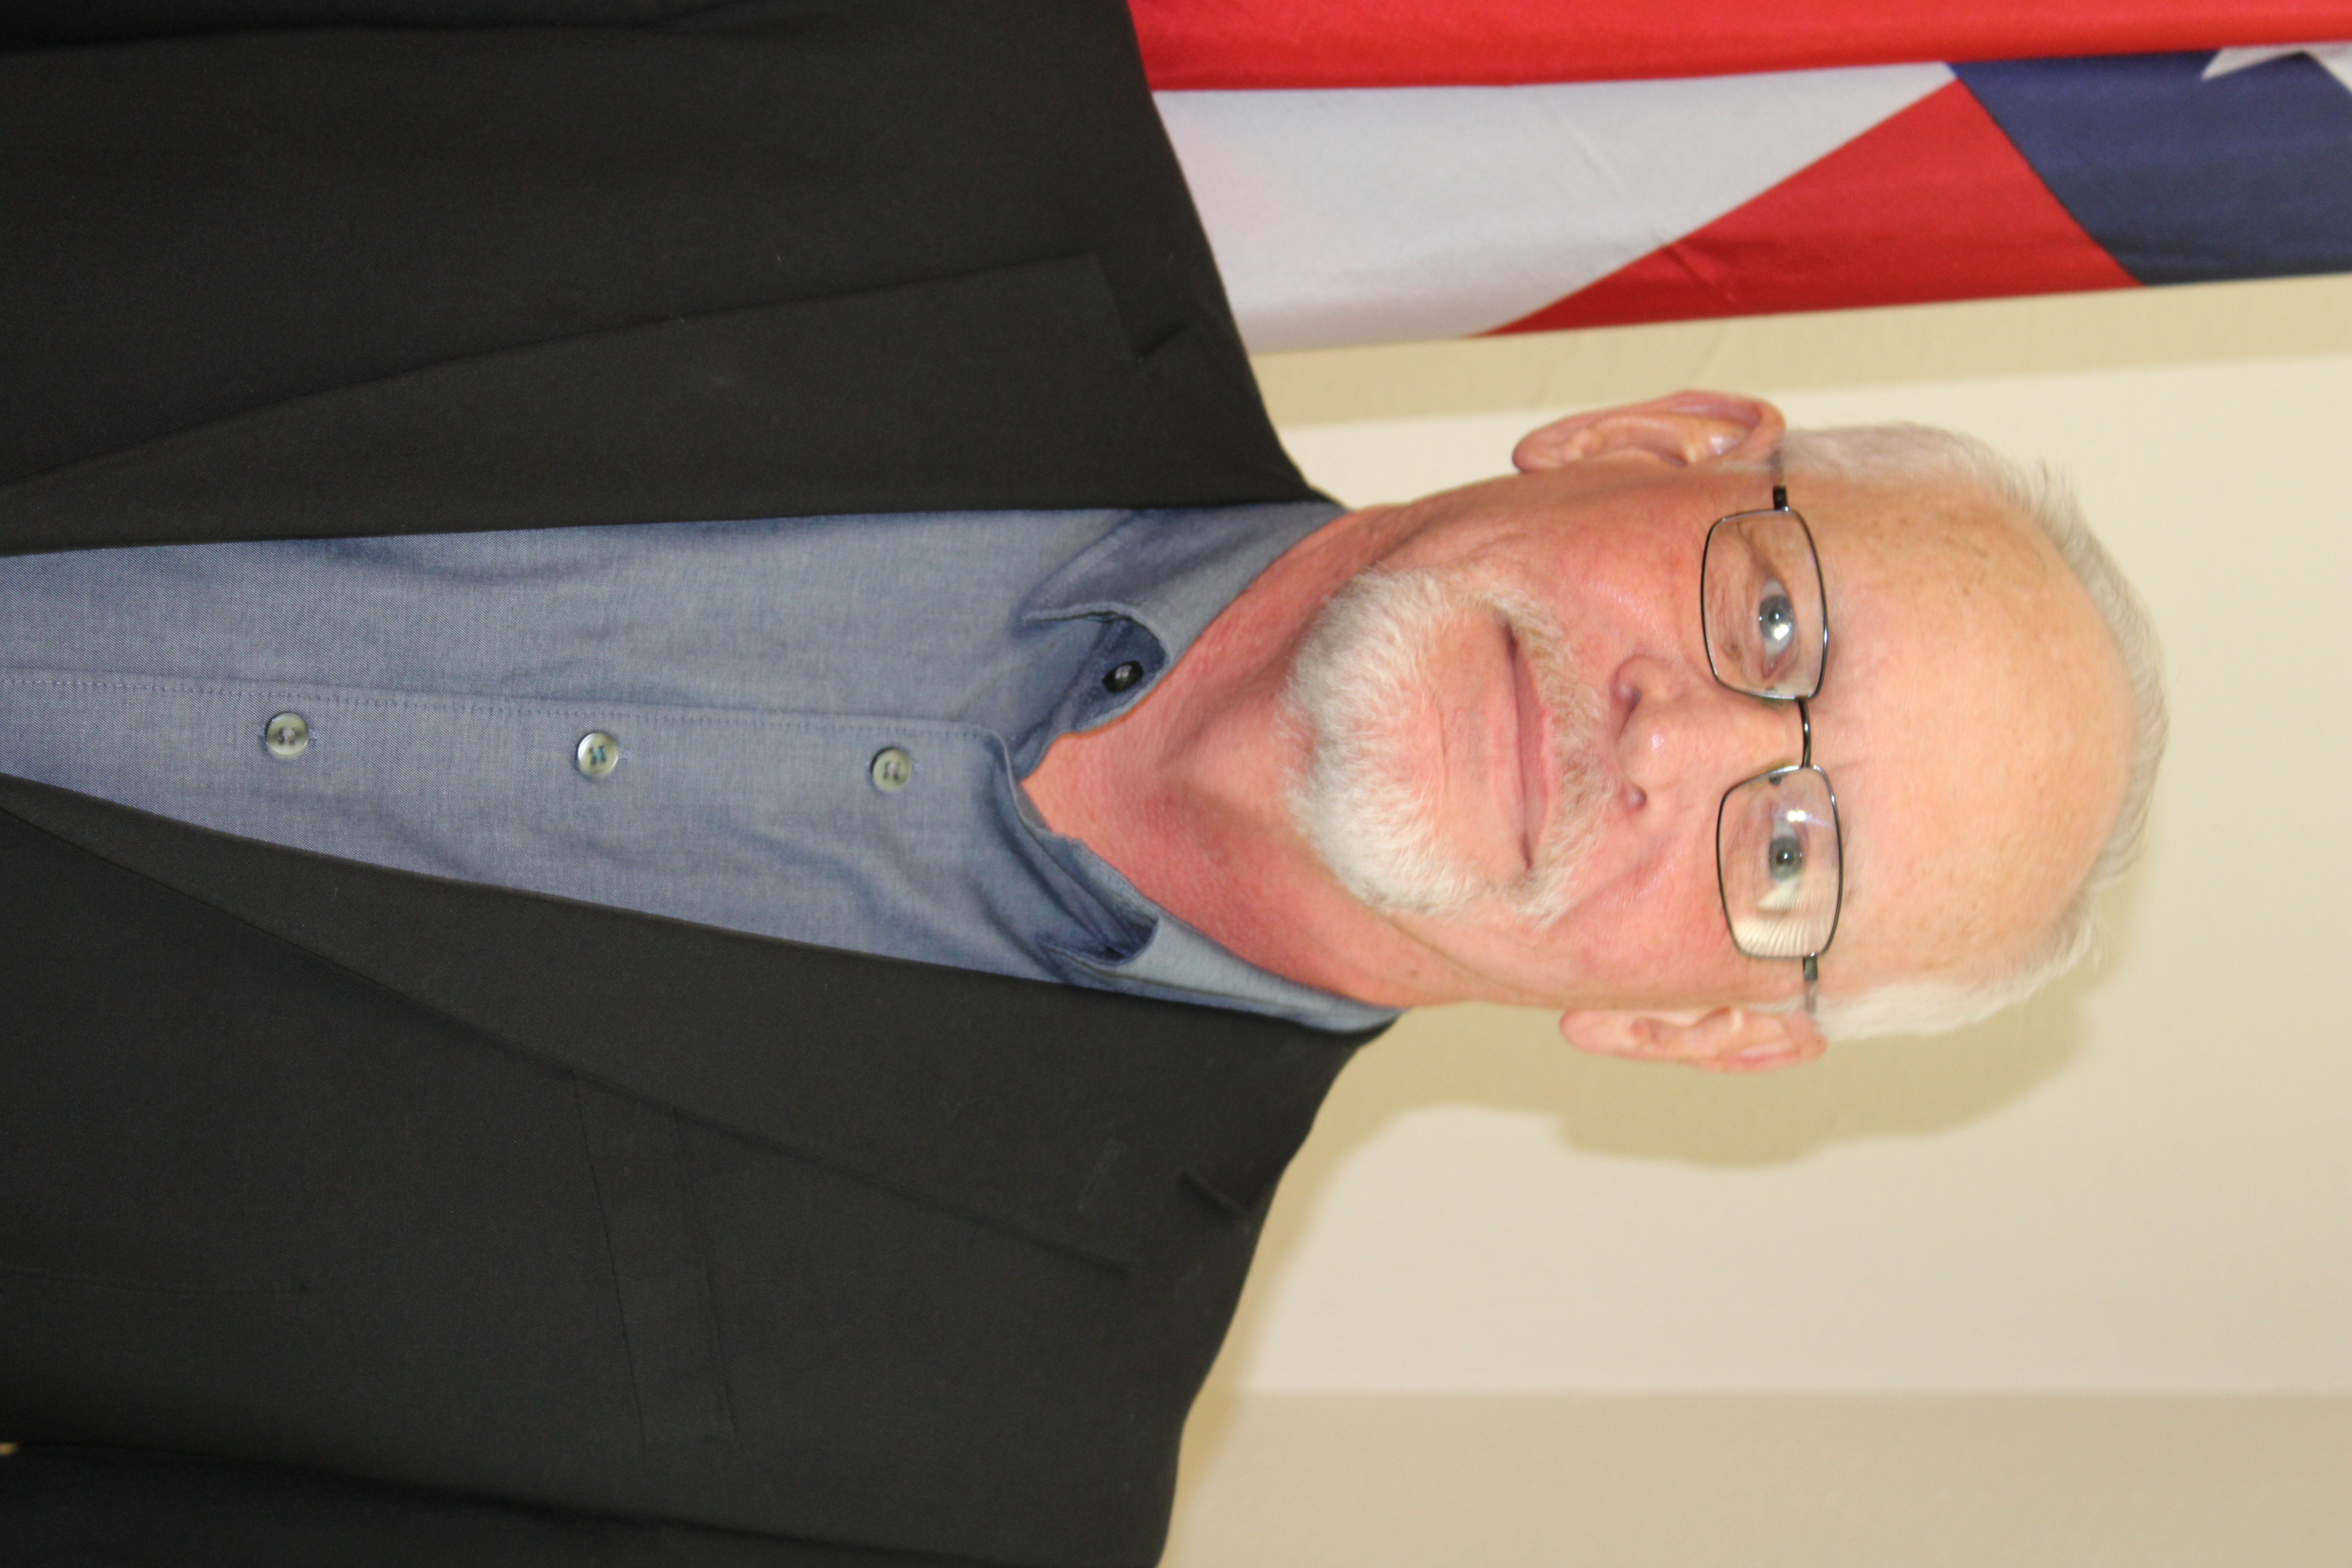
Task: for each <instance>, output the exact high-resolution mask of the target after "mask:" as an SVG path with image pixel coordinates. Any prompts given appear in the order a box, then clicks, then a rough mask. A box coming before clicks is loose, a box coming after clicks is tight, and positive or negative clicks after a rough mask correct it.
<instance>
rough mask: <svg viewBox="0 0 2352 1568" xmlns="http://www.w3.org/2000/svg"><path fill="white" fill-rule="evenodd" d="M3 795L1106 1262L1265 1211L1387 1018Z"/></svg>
mask: <svg viewBox="0 0 2352 1568" xmlns="http://www.w3.org/2000/svg"><path fill="white" fill-rule="evenodd" d="M0 811H5V813H7V814H8V815H10V816H14V817H16V818H17V819H19V820H20V821H21V822H23V823H25V824H27V825H29V826H33V827H36V828H38V829H39V830H41V831H43V832H46V833H48V834H50V835H53V836H54V837H58V838H60V839H63V840H65V841H66V842H68V843H69V844H72V845H73V846H75V847H78V848H79V849H81V850H82V851H84V852H86V853H88V854H91V855H94V856H97V857H99V858H101V859H103V860H106V861H108V862H110V863H112V864H114V865H116V866H120V867H122V868H127V869H129V870H131V871H134V872H137V873H138V874H140V875H142V876H144V877H147V878H149V879H152V880H153V881H155V882H158V883H161V884H163V886H164V887H166V888H169V889H173V890H174V891H175V892H176V893H179V894H181V895H184V896H186V897H189V898H192V899H194V900H198V901H200V902H202V903H205V904H206V905H209V906H211V907H212V908H214V909H215V910H219V911H221V912H222V913H224V914H226V915H227V916H230V917H233V918H235V919H236V920H239V921H245V922H247V923H248V924H250V925H253V926H255V927H257V928H259V929H260V930H262V931H267V932H268V933H270V934H271V935H273V936H276V937H278V938H279V939H281V940H283V941H285V942H289V943H291V944H292V945H294V946H296V947H298V948H300V949H302V950H304V951H305V952H310V953H311V954H314V955H315V956H317V957H319V958H320V959H323V960H325V961H327V962H328V963H332V964H334V965H336V966H337V967H339V968H341V969H342V970H345V971H347V972H349V973H352V974H355V975H358V976H361V977H362V978H364V979H366V980H368V981H371V982H373V983H374V984H379V985H382V986H384V987H387V988H389V989H391V990H393V991H394V992H396V993H398V994H401V995H403V996H405V997H407V998H409V999H411V1000H412V1001H414V1002H415V1003H417V1004H419V1005H423V1006H425V1007H428V1008H431V1009H432V1010H434V1011H435V1012H436V1013H439V1014H442V1015H444V1016H447V1017H450V1018H453V1019H456V1020H457V1021H459V1022H461V1023H464V1024H466V1025H467V1026H471V1027H473V1028H476V1029H478V1030H480V1031H481V1032H482V1033H483V1034H484V1035H486V1036H488V1037H492V1038H494V1039H496V1040H497V1041H499V1042H501V1043H503V1044H504V1045H506V1046H509V1047H513V1048H515V1049H519V1050H521V1051H524V1052H527V1053H529V1054H530V1055H532V1056H534V1057H537V1058H541V1059H542V1060H545V1061H548V1062H551V1063H553V1064H556V1065H558V1066H561V1067H562V1068H567V1069H569V1070H572V1071H574V1072H578V1073H580V1074H582V1075H583V1076H585V1077H586V1078H588V1079H592V1080H593V1081H595V1082H597V1083H600V1084H604V1085H606V1086H609V1087H611V1088H613V1089H619V1090H621V1091H623V1092H625V1093H627V1094H630V1095H634V1096H637V1097H639V1098H642V1099H646V1100H652V1101H655V1102H656V1103H659V1104H662V1105H666V1106H669V1107H672V1108H675V1109H677V1110H680V1111H682V1112H684V1113H685V1114H688V1115H689V1116H693V1117H697V1118H699V1119H701V1120H704V1121H709V1122H711V1123H713V1124H715V1125H718V1126H721V1127H725V1128H728V1129H730V1130H733V1131H740V1132H743V1133H747V1134H749V1135H751V1136H754V1137H758V1138H761V1139H763V1140H765V1141H767V1142H771V1143H773V1144H776V1145H779V1146H781V1147H782V1148H784V1149H787V1150H789V1151H791V1152H793V1153H795V1154H798V1155H800V1156H802V1157H803V1158H806V1159H810V1160H813V1161H815V1162H818V1163H822V1164H824V1165H827V1166H829V1167H832V1168H834V1169H836V1170H840V1171H843V1172H845V1173H851V1174H854V1175H856V1176H859V1177H862V1178H864V1179H866V1180H867V1181H870V1182H874V1183H876V1184H880V1185H883V1186H887V1187H889V1188H892V1189H893V1190H896V1191H898V1192H901V1193H904V1194H908V1195H911V1196H915V1197H919V1198H921V1199H924V1200H926V1201H929V1202H932V1203H936V1204H939V1205H943V1206H946V1207H949V1208H952V1209H956V1210H959V1211H961V1212H963V1213H966V1214H969V1215H976V1216H979V1217H981V1218H984V1219H986V1220H989V1221H991V1222H992V1223H995V1224H998V1225H1001V1226H1005V1227H1006V1228H1008V1229H1011V1230H1013V1231H1017V1232H1019V1233H1021V1234H1023V1235H1024V1236H1027V1237H1032V1238H1033V1239H1035V1240H1039V1241H1042V1242H1045V1243H1047V1244H1048V1245H1051V1246H1054V1247H1058V1248H1061V1249H1063V1250H1066V1251H1068V1252H1073V1253H1076V1254H1078V1255H1080V1256H1082V1257H1085V1258H1090V1259H1093V1260H1095V1261H1097V1262H1100V1263H1103V1264H1107V1265H1110V1266H1113V1267H1127V1266H1129V1265H1132V1264H1133V1263H1135V1262H1137V1261H1138V1260H1139V1258H1141V1257H1142V1256H1143V1255H1144V1254H1145V1253H1146V1252H1147V1250H1148V1249H1149V1246H1150V1236H1151V1233H1152V1232H1153V1230H1154V1229H1155V1228H1156V1226H1157V1225H1158V1224H1159V1223H1160V1215H1161V1214H1162V1212H1163V1211H1164V1209H1165V1206H1166V1205H1168V1204H1169V1203H1171V1202H1176V1201H1181V1198H1180V1195H1179V1194H1180V1189H1182V1190H1189V1191H1190V1192H1192V1194H1194V1195H1195V1196H1196V1197H1199V1198H1203V1199H1206V1200H1207V1201H1209V1202H1211V1203H1212V1204H1213V1205H1217V1206H1219V1207H1222V1208H1226V1209H1229V1210H1234V1211H1246V1210H1248V1209H1250V1208H1253V1207H1255V1205H1256V1204H1257V1203H1258V1202H1259V1201H1260V1200H1261V1199H1262V1198H1263V1197H1264V1196H1265V1194H1266V1192H1267V1191H1268V1190H1270V1188H1271V1187H1272V1185H1273V1184H1274V1182H1275V1180H1276V1178H1277V1177H1278V1176H1279V1175H1280V1173H1281V1171H1282V1169H1283V1167H1284V1166H1285V1165H1286V1163H1288V1161H1289V1159H1290V1156H1291V1155H1292V1153H1294V1152H1296V1151H1297V1146H1298V1144H1299V1142H1301V1141H1303V1140H1304V1138H1305V1137H1306V1134H1307V1129H1308V1127H1309V1126H1310V1124H1311V1123H1312V1121H1313V1119H1314V1114H1315V1110H1316V1107H1317V1106H1318V1104H1319V1103H1320V1102H1321V1100H1322V1098H1323V1095H1324V1092H1325V1091H1326V1090H1327V1089H1328V1087H1329V1083H1330V1079H1331V1078H1332V1077H1333V1076H1334V1075H1335V1074H1336V1073H1337V1072H1338V1071H1339V1068H1340V1066H1341V1065H1342V1064H1343V1063H1344V1062H1345V1061H1346V1059H1347V1058H1348V1057H1349V1055H1350V1054H1351V1053H1352V1052H1353V1050H1354V1048H1355V1047H1357V1046H1358V1045H1360V1044H1361V1043H1362V1042H1363V1041H1364V1040H1365V1039H1367V1038H1369V1037H1370V1036H1369V1035H1357V1036H1330V1035H1322V1034H1318V1033H1316V1032H1315V1031H1311V1030H1307V1029H1303V1028H1300V1027H1298V1026H1295V1025H1287V1024H1283V1023H1279V1022H1276V1021H1275V1020H1272V1019H1267V1018H1262V1017H1258V1016H1252V1015H1247V1014H1242V1013H1236V1012H1232V1011H1230V1010H1227V1009H1223V1008H1212V1007H1189V1006H1181V1005H1173V1004H1168V1003H1159V1002H1149V1001H1143V1000H1139V999H1137V998H1132V997H1126V996H1119V995H1115V994H1108V993H1102V992H1093V991H1083V990H1079V989H1076V988H1075V987H1070V986H1065V985H1056V984H1045V983H1039V982H1031V981H1022V980H1013V979H1008V978H1005V977H1003V976H998V975H989V974H980V973H972V972H970V971H965V970H957V969H947V968H941V967H937V966H933V965H928V964H916V963H903V962H899V961H896V960H889V959H877V958H871V957H867V956H865V955H862V954H856V953H846V952H835V951H833V950H830V949H824V948H814V947H806V946H802V945H799V944H796V943H791V942H776V941H772V940H770V939H767V938H761V937H754V936H747V935H742V934H740V933H736V932H730V931H717V930H713V929H711V928H709V927H706V926H697V925H690V924H688V923H685V922H683V921H670V920H664V919H660V918H657V917H654V916H648V915H638V914H634V913H628V912H625V911H621V910H610V909H604V908H599V907H596V906H592V905H585V904H576V903H572V902H568V901H565V900H556V899H549V898H544V897H541V896H538V895H535V894H528V893H518V892H511V891H508V890H505V889H495V888H487V887H482V886H478V885H476V884H471V883H461V882H451V881H444V880H440V879H432V878H425V877H417V876H413V875H410V874H407V873H404V872H396V871H388V870H384V869H382V868H376V867H371V866H364V865H361V864H358V863H356V862H352V861H347V860H341V859H336V858H331V857H327V856H320V855H314V854H310V853H308V852H306V851H301V850H294V849H286V848H280V847H276V846H271V845H265V844H259V843H256V842H254V841H252V840H249V839H242V838H236V837H230V836H227V835H225V834H217V833H213V832H210V831H207V830H205V829H201V828H194V827H190V826H185V825H184V824H180V823H175V822H172V821H169V820H167V819H164V818H162V817H157V816H149V815H147V814H145V813H142V812H138V811H133V810H131V809H129V808H127V807H123V806H118V805H112V804H110V803H108V802H104V801H100V800H96V799H93V798H91V797H89V796H87V795H76V794H74V793H72V792H69V791H65V790H58V789H54V788H51V787H49V786H47V785H43V784H32V783H29V782H27V781H25V780H21V779H14V778H6V777H0Z"/></svg>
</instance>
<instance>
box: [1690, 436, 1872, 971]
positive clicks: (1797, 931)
mask: <svg viewBox="0 0 2352 1568" xmlns="http://www.w3.org/2000/svg"><path fill="white" fill-rule="evenodd" d="M1775 477H1776V478H1777V477H1778V476H1777V475H1776V476H1775ZM1698 597H1699V626H1700V629H1701V632H1702V634H1703V635H1704V636H1705V637H1706V664H1707V668H1708V669H1709V670H1710V671H1711V672H1712V673H1713V674H1714V676H1715V679H1717V680H1718V681H1720V682H1721V683H1722V684H1724V685H1725V686H1727V687H1729V688H1730V689H1732V690H1734V691H1742V692H1746V693H1747V694H1748V696H1750V697H1760V698H1762V699H1764V700H1766V701H1768V702H1793V703H1795V704H1796V705H1797V722H1798V724H1799V725H1800V726H1801V728H1802V730H1803V731H1804V754H1803V756H1802V757H1801V759H1800V760H1799V761H1798V763H1796V765H1795V766H1793V767H1783V768H1774V769H1772V770H1770V771H1769V772H1768V773H1759V774H1757V775H1756V776H1755V777H1754V778H1752V779H1748V780H1745V781H1743V782H1742V783H1739V784H1734V785H1732V786H1731V787H1730V788H1729V789H1728V790H1726V791H1725V792H1724V795H1723V804H1722V805H1720V806H1718V807H1717V809H1716V815H1715V875H1716V886H1717V889H1718V890H1719V891H1720V892H1721V894H1722V895H1723V918H1724V921H1725V922H1726V923H1727V925H1729V926H1730V927H1731V942H1732V945H1733V946H1734V947H1737V948H1738V950H1739V951H1740V952H1743V953H1746V954H1747V955H1748V957H1750V958H1793V959H1799V960H1801V961H1802V962H1803V963H1804V966H1805V1011H1806V1012H1808V1013H1811V1012H1812V1011H1813V1010H1814V1009H1815V1007H1816V1006H1817V1005H1819V1003H1820V1000H1821V971H1820V959H1821V956H1822V952H1823V951H1825V950H1826V949H1827V948H1828V947H1829V945H1830V939H1831V938H1832V936H1834V935H1836V934H1837V923H1838V906H1839V903H1840V901H1841V900H1843V896H1844V875H1843V859H1844V840H1843V837H1841V835H1840V834H1839V831H1838V815H1837V795H1836V794H1835V793H1834V792H1833V791H1832V789H1831V788H1830V778H1829V775H1828V774H1827V773H1823V772H1822V770H1821V769H1819V768H1817V767H1815V766H1813V720H1812V715H1811V713H1810V712H1808V711H1807V710H1806V708H1805V704H1806V703H1807V702H1808V701H1809V700H1811V699H1812V698H1814V697H1816V696H1818V695H1819V694H1820V692H1821V689H1822V669H1823V668H1824V667H1825V666H1826V665H1827V663H1828V661H1829V650H1830V621H1829V608H1828V605H1827V602H1826V598H1825V595H1823V593H1822V563H1821V560H1820V558H1819V557H1818V556H1817V555H1815V554H1814V552H1813V535H1812V531H1811V529H1809V528H1807V527H1806V526H1805V520H1804V519H1803V518H1802V517H1800V516H1799V515H1798V514H1797V513H1796V512H1794V511H1791V510H1790V509H1789V491H1788V488H1787V487H1786V486H1784V485H1780V484H1775V485H1774V486H1773V487H1772V508H1771V510H1769V511H1736V512H1733V513H1732V514H1731V515H1730V516H1728V517H1723V518H1717V520H1716V522H1715V526H1714V527H1712V528H1710V529H1708V530H1707V531H1706V553H1705V554H1704V555H1703V556H1701V557H1700V563H1699V585H1698Z"/></svg>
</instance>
